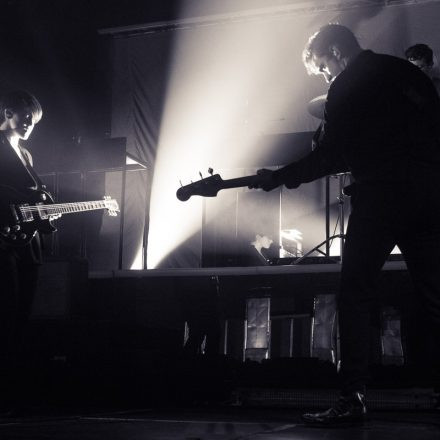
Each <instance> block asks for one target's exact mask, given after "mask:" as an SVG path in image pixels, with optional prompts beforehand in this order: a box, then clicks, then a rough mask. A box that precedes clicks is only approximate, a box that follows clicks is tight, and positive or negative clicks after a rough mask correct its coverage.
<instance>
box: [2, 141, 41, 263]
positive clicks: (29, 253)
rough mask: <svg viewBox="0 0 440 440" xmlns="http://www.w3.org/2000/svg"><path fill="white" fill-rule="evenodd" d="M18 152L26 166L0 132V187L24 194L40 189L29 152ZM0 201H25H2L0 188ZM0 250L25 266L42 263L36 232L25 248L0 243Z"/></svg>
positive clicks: (11, 201)
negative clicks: (13, 256)
mask: <svg viewBox="0 0 440 440" xmlns="http://www.w3.org/2000/svg"><path fill="white" fill-rule="evenodd" d="M20 151H21V153H22V155H23V157H24V159H25V162H26V164H24V163H23V162H22V161H21V159H20V158H19V157H18V155H17V153H16V152H15V151H14V150H13V148H12V146H11V145H10V144H9V142H8V140H7V139H6V137H5V136H4V135H3V133H1V132H0V186H1V185H6V186H9V187H12V188H14V189H15V190H17V191H18V192H19V193H20V192H21V193H24V194H26V191H28V190H30V189H36V188H41V185H42V183H41V181H40V179H39V178H38V176H37V174H36V173H35V171H34V170H33V168H32V166H31V161H32V158H31V155H30V153H29V151H27V150H26V149H24V148H22V147H20ZM0 201H1V203H2V204H7V203H20V202H24V201H25V200H23V201H20V200H4V197H2V193H1V188H0ZM2 209H7V207H6V206H1V207H0V216H1V213H2ZM0 250H2V251H6V252H12V253H14V255H16V256H18V257H19V258H20V260H21V261H23V262H25V263H26V264H40V263H41V262H42V253H41V238H40V235H39V233H38V232H37V233H36V234H35V237H34V238H33V239H32V240H31V242H30V243H29V244H27V245H25V246H16V247H10V246H8V245H5V244H4V243H2V242H1V241H0Z"/></svg>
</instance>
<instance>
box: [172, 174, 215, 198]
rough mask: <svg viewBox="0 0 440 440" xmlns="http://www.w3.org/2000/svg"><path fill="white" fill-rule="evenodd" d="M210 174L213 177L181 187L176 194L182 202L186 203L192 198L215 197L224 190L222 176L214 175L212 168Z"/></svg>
mask: <svg viewBox="0 0 440 440" xmlns="http://www.w3.org/2000/svg"><path fill="white" fill-rule="evenodd" d="M209 172H210V174H211V176H209V177H205V178H202V179H200V180H198V181H197V182H191V183H190V184H188V185H185V186H181V187H180V188H179V189H178V190H177V192H176V197H177V198H178V199H179V200H180V201H181V202H185V201H186V200H188V199H189V198H190V197H191V196H202V197H215V196H216V195H217V193H218V192H219V191H220V190H221V189H223V185H222V183H223V179H222V178H221V177H220V174H212V169H211V168H210V169H209Z"/></svg>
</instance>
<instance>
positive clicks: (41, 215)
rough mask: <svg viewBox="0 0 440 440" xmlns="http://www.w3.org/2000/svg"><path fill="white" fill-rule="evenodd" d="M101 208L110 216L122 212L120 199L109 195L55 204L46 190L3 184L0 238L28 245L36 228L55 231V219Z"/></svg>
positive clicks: (7, 241)
mask: <svg viewBox="0 0 440 440" xmlns="http://www.w3.org/2000/svg"><path fill="white" fill-rule="evenodd" d="M98 209H105V210H107V213H108V214H109V215H111V216H116V215H117V213H118V212H119V206H118V202H117V201H116V200H115V199H111V198H110V197H108V196H106V197H104V199H102V200H93V201H87V202H73V203H54V201H53V198H52V196H51V195H50V194H49V193H48V192H47V191H44V190H33V189H29V190H27V191H25V192H22V191H17V190H16V189H15V188H12V187H9V186H6V185H0V240H1V241H2V242H4V243H6V244H8V245H14V246H21V245H25V244H27V243H29V242H30V241H31V240H32V238H33V237H34V236H35V234H36V233H37V231H39V232H41V233H43V234H48V233H51V232H54V231H56V228H55V226H54V225H53V223H52V222H53V220H55V219H57V218H59V217H60V216H62V215H65V214H72V213H75V212H84V211H94V210H98Z"/></svg>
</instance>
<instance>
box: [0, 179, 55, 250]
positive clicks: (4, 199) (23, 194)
mask: <svg viewBox="0 0 440 440" xmlns="http://www.w3.org/2000/svg"><path fill="white" fill-rule="evenodd" d="M52 203H53V199H52V196H51V195H50V194H49V193H48V192H46V191H43V190H33V189H28V190H24V191H19V190H17V189H15V188H12V187H10V186H6V185H0V240H1V241H2V242H4V243H6V244H8V245H13V246H24V245H26V244H27V243H29V242H30V241H31V240H32V238H33V237H34V236H35V234H36V233H37V231H40V232H42V233H43V234H48V233H51V232H54V231H56V228H55V227H54V226H53V225H52V223H51V219H50V216H49V215H48V213H47V211H46V210H45V209H44V208H43V209H41V210H40V209H38V207H39V205H43V204H44V205H47V204H52Z"/></svg>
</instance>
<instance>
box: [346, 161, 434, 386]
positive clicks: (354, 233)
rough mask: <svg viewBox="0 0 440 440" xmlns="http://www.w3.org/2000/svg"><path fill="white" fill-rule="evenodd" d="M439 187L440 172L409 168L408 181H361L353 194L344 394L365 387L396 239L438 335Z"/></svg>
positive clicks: (431, 325) (427, 314) (347, 259)
mask: <svg viewBox="0 0 440 440" xmlns="http://www.w3.org/2000/svg"><path fill="white" fill-rule="evenodd" d="M438 186H440V176H438V175H436V174H435V173H432V172H426V170H418V171H412V172H411V176H410V178H409V181H408V182H407V183H405V184H404V185H365V186H362V185H359V186H358V189H357V191H356V193H355V194H354V195H353V197H352V207H353V210H352V213H351V215H350V218H349V222H348V227H347V235H346V242H345V249H344V260H343V264H342V273H341V289H340V293H339V296H338V309H339V328H340V342H341V375H342V383H343V386H342V392H343V393H344V394H345V393H351V392H354V391H362V390H363V389H364V388H365V383H366V381H367V378H368V364H369V352H370V322H371V312H372V309H373V308H374V306H375V304H376V299H377V298H376V295H377V284H378V281H379V276H380V271H381V269H382V266H383V265H384V263H385V261H386V259H387V257H388V255H389V254H390V252H391V251H392V249H393V248H394V246H395V245H396V244H397V245H398V246H399V248H400V250H401V252H402V254H403V256H404V258H405V261H406V264H407V267H408V270H409V272H410V275H411V278H412V280H413V282H414V289H415V293H416V295H417V298H418V301H419V302H420V305H421V308H422V310H423V312H424V314H425V317H426V320H427V321H428V322H429V323H430V331H431V332H433V333H436V334H437V335H438V337H440V331H439V329H440V195H439V194H438V190H437V188H438ZM437 340H440V339H437ZM437 351H438V350H437ZM433 355H434V356H433V359H432V360H431V362H432V363H439V359H438V357H439V356H438V353H433ZM438 366H439V365H438V364H437V367H438Z"/></svg>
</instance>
